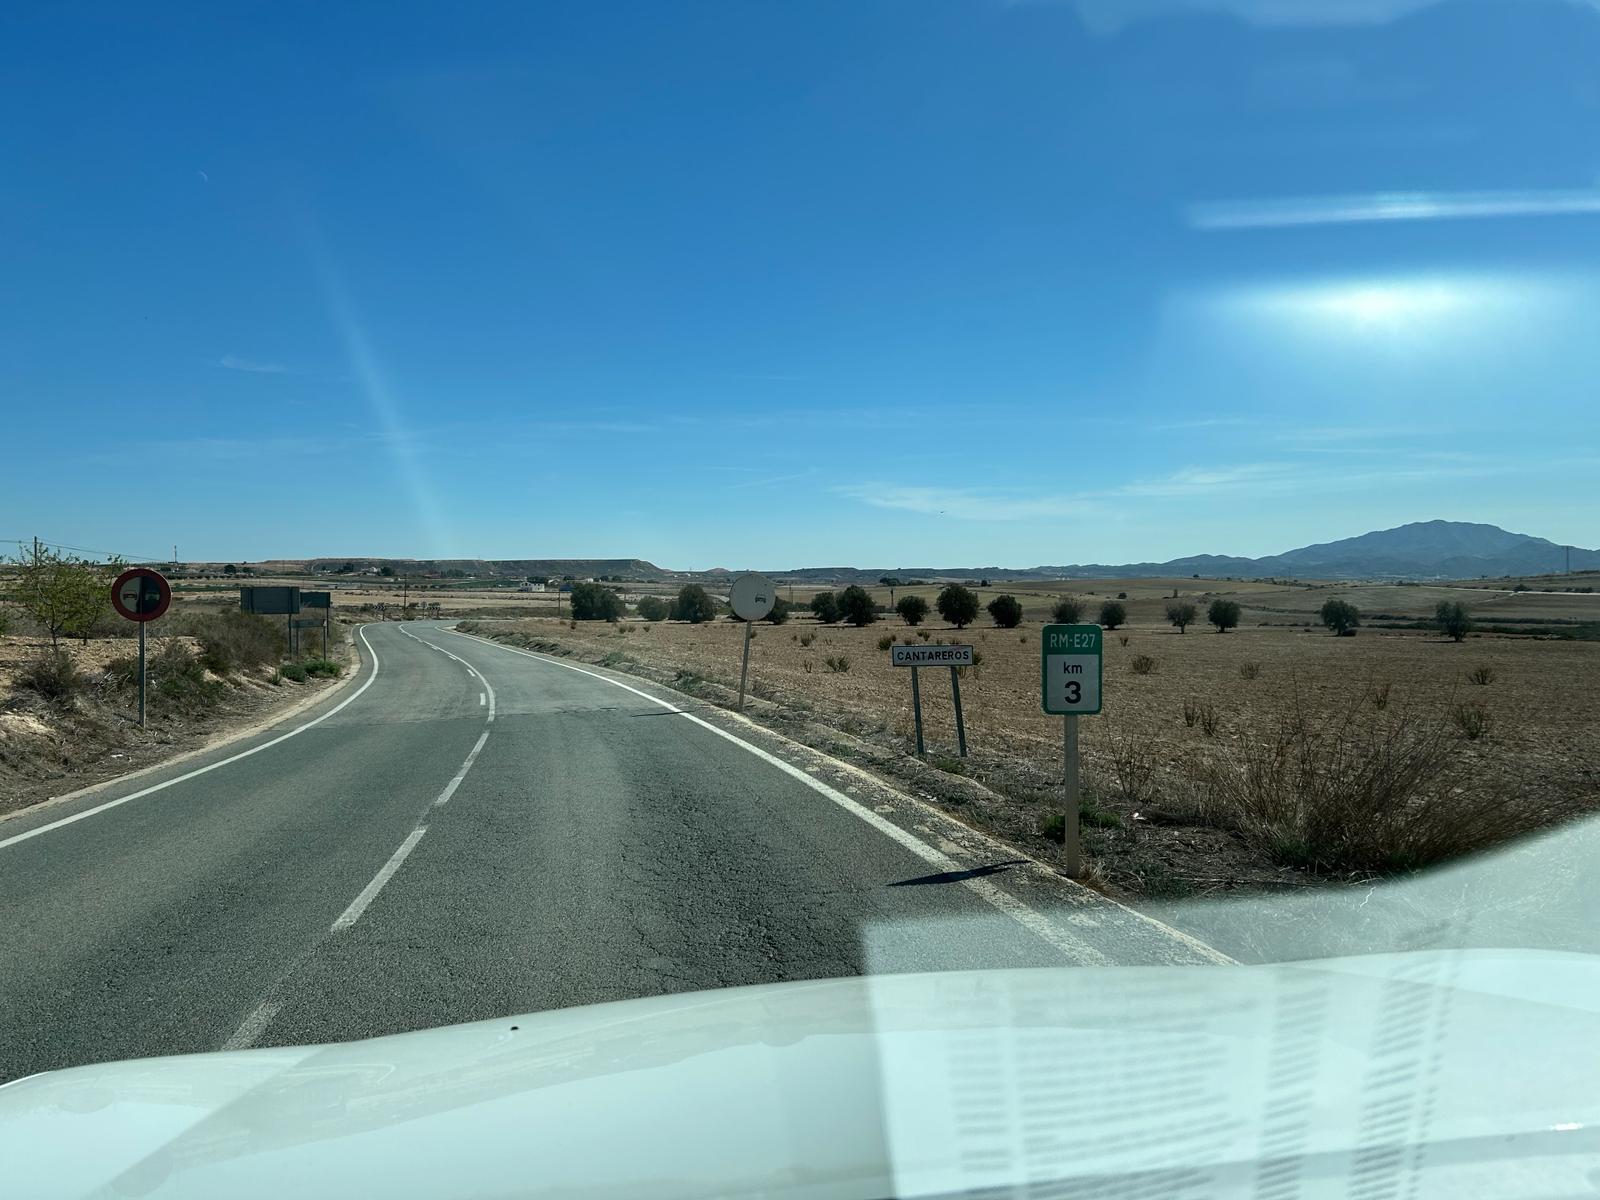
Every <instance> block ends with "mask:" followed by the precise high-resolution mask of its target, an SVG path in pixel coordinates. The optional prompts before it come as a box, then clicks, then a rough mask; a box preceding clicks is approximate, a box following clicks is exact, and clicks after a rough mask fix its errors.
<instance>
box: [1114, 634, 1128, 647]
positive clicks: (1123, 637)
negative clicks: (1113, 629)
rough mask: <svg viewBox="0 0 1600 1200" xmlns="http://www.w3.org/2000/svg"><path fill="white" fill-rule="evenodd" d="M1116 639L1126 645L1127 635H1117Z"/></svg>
mask: <svg viewBox="0 0 1600 1200" xmlns="http://www.w3.org/2000/svg"><path fill="white" fill-rule="evenodd" d="M1117 641H1119V642H1121V643H1122V644H1123V645H1124V646H1126V645H1127V644H1128V635H1127V634H1125V633H1123V634H1119V635H1117Z"/></svg>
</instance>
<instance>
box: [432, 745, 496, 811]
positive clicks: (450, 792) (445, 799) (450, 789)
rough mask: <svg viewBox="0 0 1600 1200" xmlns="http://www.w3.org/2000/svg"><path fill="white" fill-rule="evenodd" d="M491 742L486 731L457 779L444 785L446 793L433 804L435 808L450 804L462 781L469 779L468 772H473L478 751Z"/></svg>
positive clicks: (456, 775) (458, 772)
mask: <svg viewBox="0 0 1600 1200" xmlns="http://www.w3.org/2000/svg"><path fill="white" fill-rule="evenodd" d="M488 740H489V731H488V730H487V729H485V730H484V731H483V733H482V734H481V735H480V736H479V737H478V741H477V743H476V744H475V745H474V746H473V747H472V753H470V754H468V755H467V761H466V762H464V763H462V764H461V770H459V771H457V772H456V774H455V778H454V779H452V780H451V781H450V782H449V783H447V784H445V785H444V791H442V792H440V793H439V798H438V799H437V800H435V801H434V802H433V806H434V807H435V808H439V807H441V806H442V805H445V804H448V803H449V802H450V797H451V796H454V795H455V794H456V789H457V788H458V787H460V786H461V781H462V780H463V779H465V778H466V777H467V772H468V771H470V770H472V764H473V762H474V761H475V760H476V759H477V757H478V751H479V750H482V749H483V744H484V743H485V742H487V741H488Z"/></svg>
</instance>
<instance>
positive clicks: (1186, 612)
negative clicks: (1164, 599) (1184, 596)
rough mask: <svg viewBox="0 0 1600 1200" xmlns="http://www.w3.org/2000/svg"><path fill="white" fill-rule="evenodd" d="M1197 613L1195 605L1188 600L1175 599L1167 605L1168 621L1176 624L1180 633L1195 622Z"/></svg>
mask: <svg viewBox="0 0 1600 1200" xmlns="http://www.w3.org/2000/svg"><path fill="white" fill-rule="evenodd" d="M1196 615H1197V613H1196V610H1195V607H1194V605H1193V604H1190V603H1189V602H1188V601H1187V600H1174V601H1173V602H1172V603H1170V604H1168V605H1167V623H1168V624H1171V625H1176V626H1177V627H1178V632H1179V633H1182V632H1183V631H1184V630H1185V629H1187V628H1188V627H1189V626H1190V625H1193V624H1194V619H1195V616H1196Z"/></svg>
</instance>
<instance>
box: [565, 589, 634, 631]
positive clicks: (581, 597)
mask: <svg viewBox="0 0 1600 1200" xmlns="http://www.w3.org/2000/svg"><path fill="white" fill-rule="evenodd" d="M627 609H628V606H627V605H626V604H624V603H623V602H622V597H621V596H619V595H617V594H616V593H615V592H613V591H612V590H611V589H610V588H608V587H606V586H605V585H604V584H599V583H575V584H573V585H572V619H573V620H574V621H610V622H612V623H613V624H615V622H616V621H617V619H618V618H619V617H621V616H622V615H623V613H625V612H626V611H627Z"/></svg>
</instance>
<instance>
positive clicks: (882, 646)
mask: <svg viewBox="0 0 1600 1200" xmlns="http://www.w3.org/2000/svg"><path fill="white" fill-rule="evenodd" d="M892 645H894V634H892V633H886V634H884V635H883V636H882V637H881V638H879V639H878V649H879V650H887V649H888V648H889V647H890V646H892Z"/></svg>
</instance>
